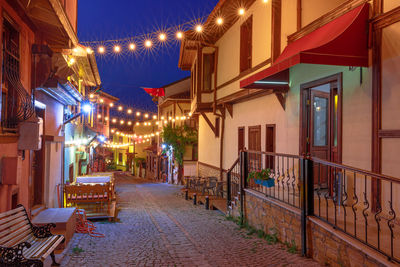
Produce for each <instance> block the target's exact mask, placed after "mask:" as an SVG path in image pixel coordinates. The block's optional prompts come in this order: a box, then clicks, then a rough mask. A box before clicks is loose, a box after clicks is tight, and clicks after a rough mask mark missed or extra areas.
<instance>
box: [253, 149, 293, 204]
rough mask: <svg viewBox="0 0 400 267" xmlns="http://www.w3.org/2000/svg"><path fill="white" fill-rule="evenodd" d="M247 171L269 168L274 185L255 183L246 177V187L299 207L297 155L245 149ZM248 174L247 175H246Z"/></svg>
mask: <svg viewBox="0 0 400 267" xmlns="http://www.w3.org/2000/svg"><path fill="white" fill-rule="evenodd" d="M247 157H248V160H247V166H248V167H247V170H248V172H249V173H250V172H253V171H261V170H263V169H269V170H270V173H271V176H270V177H271V178H273V179H274V180H275V186H274V187H271V188H267V187H265V186H262V185H257V184H255V182H254V181H253V180H252V179H247V177H246V179H247V186H246V187H247V188H250V189H253V190H255V191H258V192H261V193H263V194H265V195H266V196H268V197H270V198H273V199H276V200H279V201H281V202H284V203H286V204H289V205H291V206H293V207H295V208H300V207H301V200H300V185H301V183H300V166H301V164H300V163H301V161H300V160H301V159H300V157H299V156H294V155H288V154H280V153H271V152H260V151H247ZM247 176H248V175H247Z"/></svg>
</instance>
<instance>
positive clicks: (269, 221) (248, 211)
mask: <svg viewBox="0 0 400 267" xmlns="http://www.w3.org/2000/svg"><path fill="white" fill-rule="evenodd" d="M286 206H287V207H285V205H284V204H283V203H279V205H278V204H276V203H275V201H273V200H271V199H269V198H266V197H265V196H264V195H263V194H261V193H258V192H255V191H250V190H246V195H245V209H244V215H245V218H246V220H247V222H248V223H249V224H250V225H251V226H253V227H255V228H257V229H261V230H263V231H264V232H265V233H269V234H272V233H273V232H274V231H276V232H277V233H278V238H279V240H280V241H281V242H288V243H290V244H291V243H292V242H295V243H296V246H297V248H298V249H299V248H300V247H301V236H300V233H301V228H300V226H301V225H300V222H301V221H300V211H298V210H296V209H294V208H291V207H290V206H288V205H286Z"/></svg>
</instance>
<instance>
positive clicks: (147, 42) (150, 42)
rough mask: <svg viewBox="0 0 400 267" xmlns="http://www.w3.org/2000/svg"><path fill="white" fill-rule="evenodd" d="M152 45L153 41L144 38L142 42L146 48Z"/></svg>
mask: <svg viewBox="0 0 400 267" xmlns="http://www.w3.org/2000/svg"><path fill="white" fill-rule="evenodd" d="M152 45H153V42H152V41H151V40H146V41H145V42H144V46H145V47H147V48H150V47H151V46H152Z"/></svg>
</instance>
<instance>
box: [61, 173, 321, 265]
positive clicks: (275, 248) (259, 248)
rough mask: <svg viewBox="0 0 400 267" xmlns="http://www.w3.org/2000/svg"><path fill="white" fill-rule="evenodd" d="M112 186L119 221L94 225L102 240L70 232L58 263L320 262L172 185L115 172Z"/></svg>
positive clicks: (313, 263)
mask: <svg viewBox="0 0 400 267" xmlns="http://www.w3.org/2000/svg"><path fill="white" fill-rule="evenodd" d="M116 188H117V189H116V190H117V194H118V205H119V208H120V212H119V214H118V220H119V222H117V223H108V222H107V223H105V222H96V223H95V225H96V227H97V231H98V232H100V233H104V234H106V237H105V238H91V237H90V236H88V235H84V234H75V235H74V238H73V240H72V241H71V244H70V246H69V249H68V251H67V252H66V255H65V256H64V258H63V260H62V262H61V265H62V266H319V265H318V264H316V263H315V262H313V261H312V260H310V259H305V258H302V257H300V256H299V255H297V254H291V253H289V252H287V251H286V249H285V248H284V247H283V245H280V244H276V245H268V244H267V243H266V241H265V240H263V239H260V238H258V237H256V236H255V235H254V236H248V235H247V234H246V232H245V231H244V230H239V228H238V226H237V225H236V224H235V223H234V222H231V221H228V220H226V219H225V217H224V216H223V215H221V214H220V213H219V212H218V211H210V210H205V209H204V206H194V205H193V204H192V202H190V201H185V200H184V199H183V198H181V197H179V196H178V193H179V187H177V186H173V185H166V184H158V183H151V182H148V181H145V180H141V179H137V178H133V177H129V176H124V175H118V176H117V186H116ZM74 248H80V249H82V250H83V251H82V252H80V253H74V252H73V250H74ZM75 250H76V249H75Z"/></svg>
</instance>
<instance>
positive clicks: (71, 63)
mask: <svg viewBox="0 0 400 267" xmlns="http://www.w3.org/2000/svg"><path fill="white" fill-rule="evenodd" d="M74 63H75V58H73V57H71V58H70V59H69V64H70V65H74Z"/></svg>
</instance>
